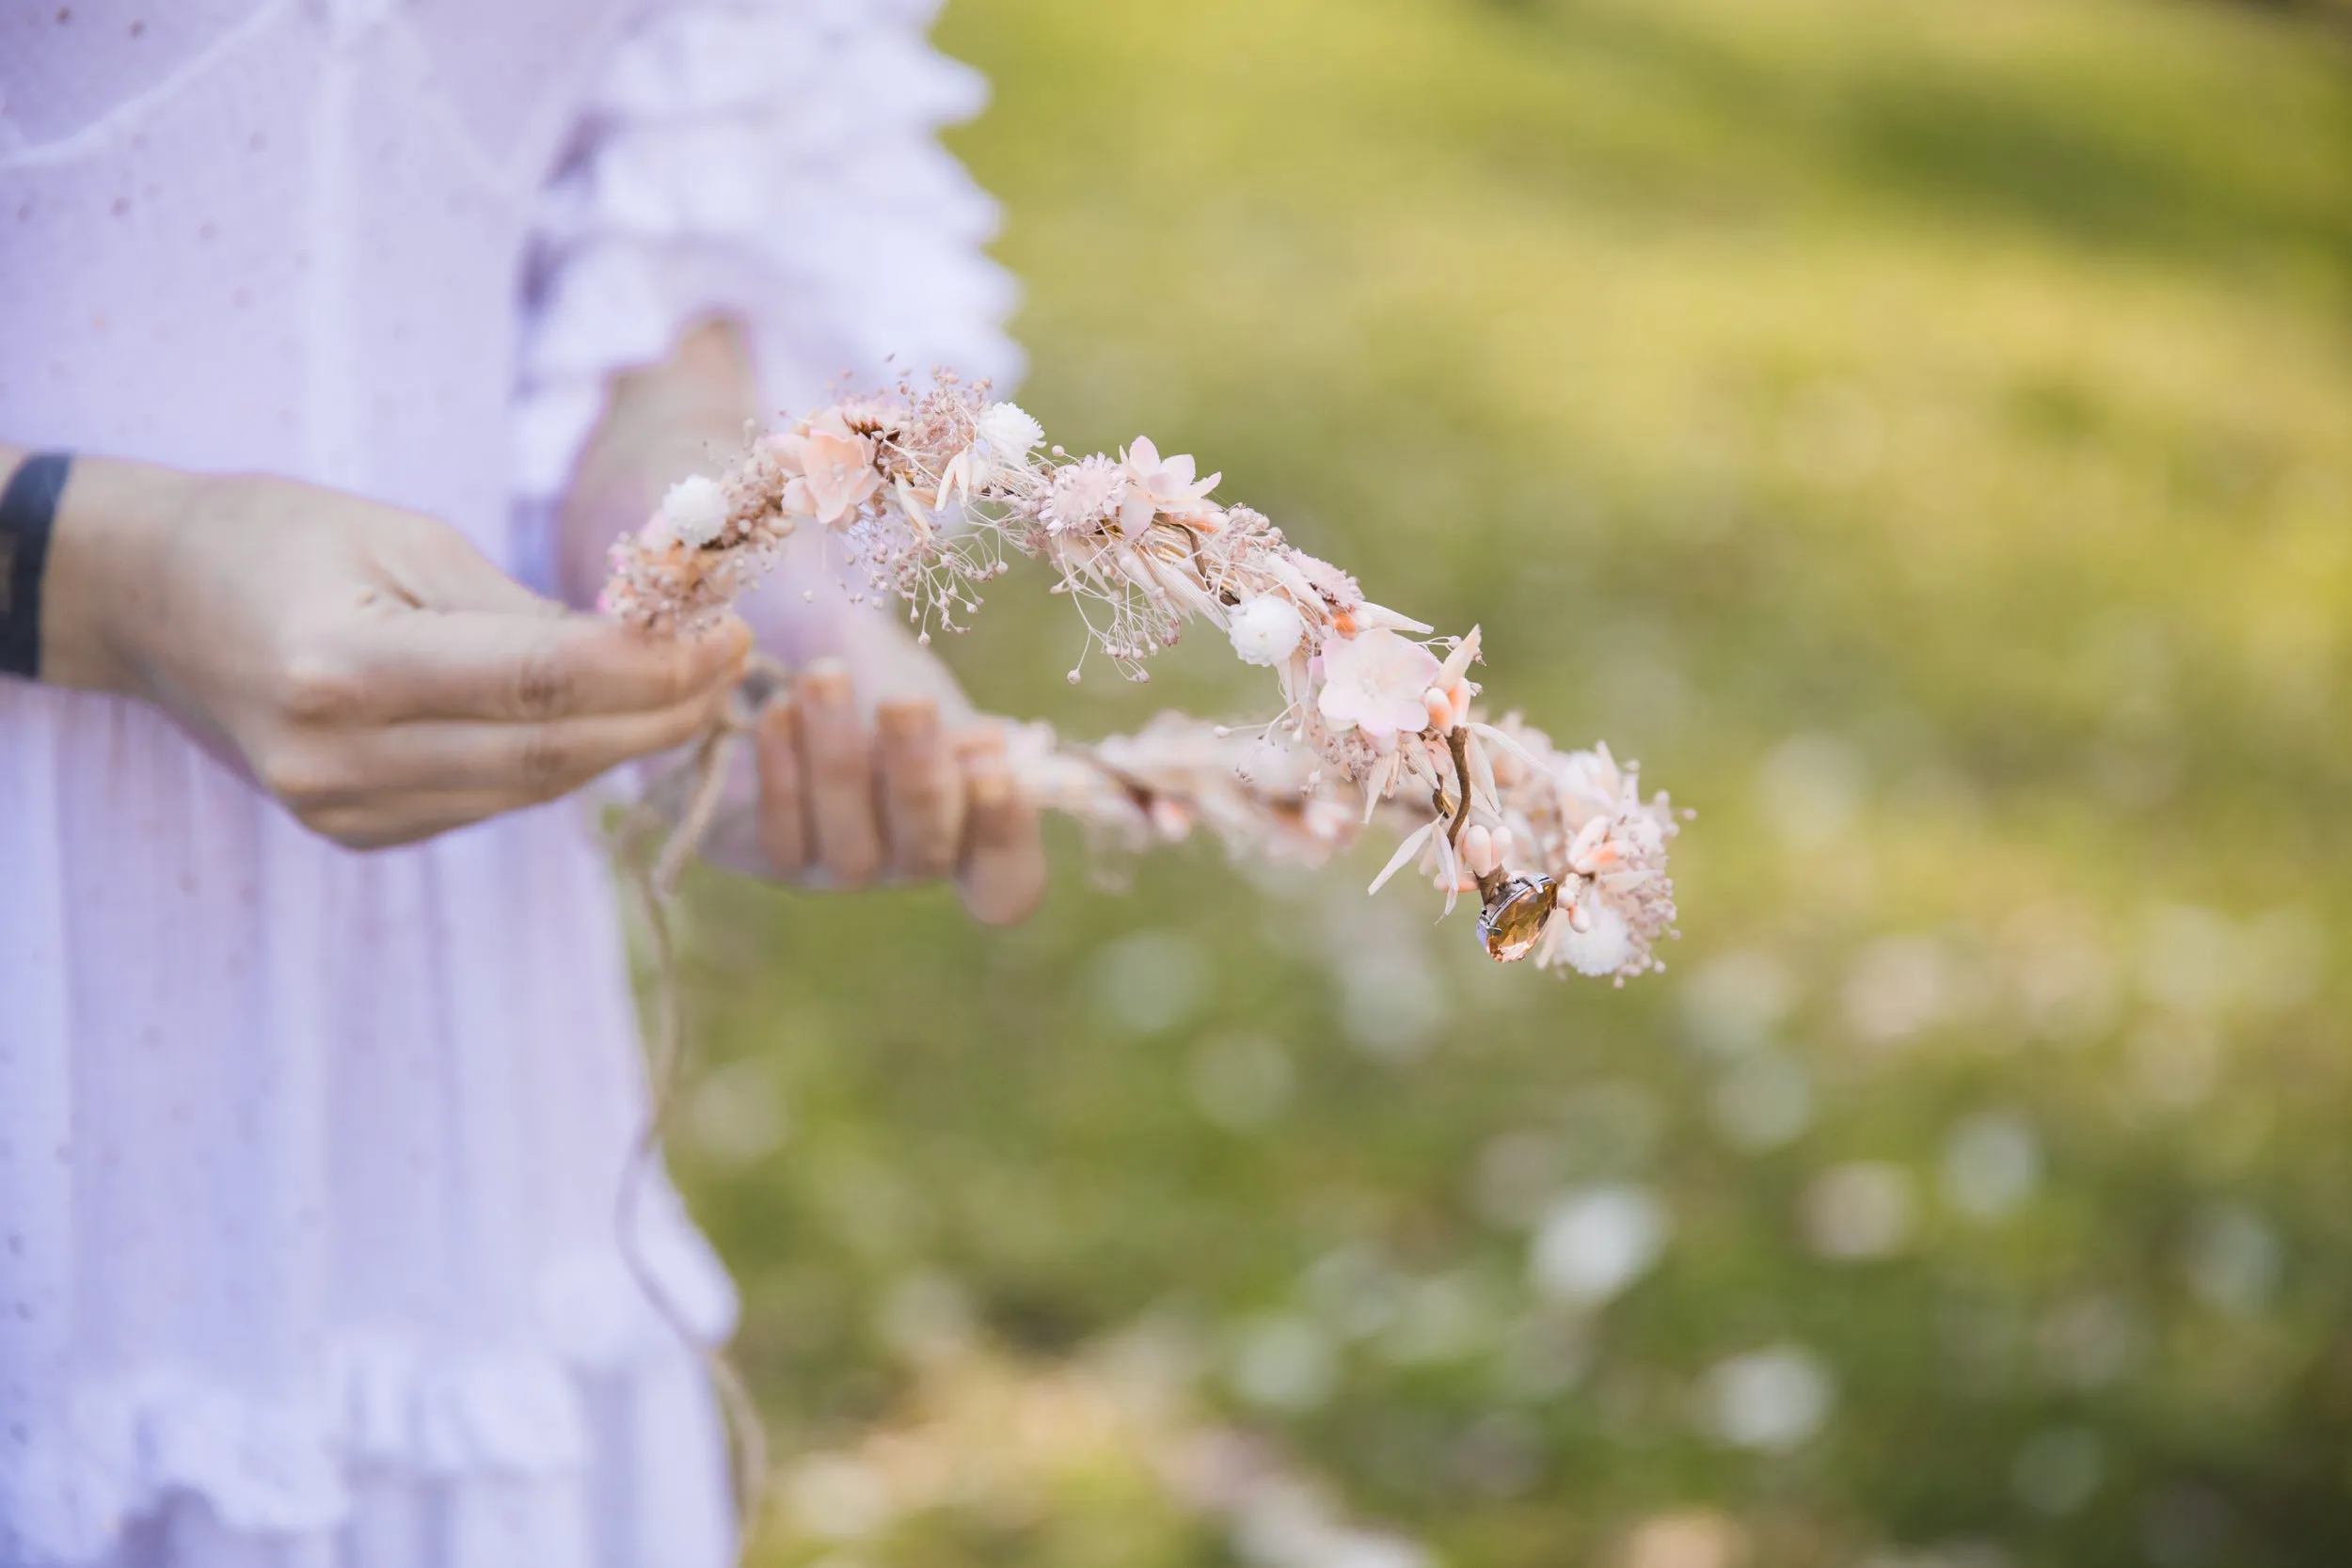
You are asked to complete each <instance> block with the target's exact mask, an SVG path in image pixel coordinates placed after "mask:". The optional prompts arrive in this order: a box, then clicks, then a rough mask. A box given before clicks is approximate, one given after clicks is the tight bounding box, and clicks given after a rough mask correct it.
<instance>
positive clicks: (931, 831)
mask: <svg viewBox="0 0 2352 1568" xmlns="http://www.w3.org/2000/svg"><path fill="white" fill-rule="evenodd" d="M874 729H875V734H876V741H877V744H876V751H877V752H878V753H879V754H880V758H881V762H882V823H883V830H884V836H885V837H886V838H887V839H888V841H889V844H890V860H891V868H892V869H893V870H895V871H896V872H898V875H900V876H902V877H926V878H928V877H945V876H946V875H947V873H948V872H950V871H952V870H954V869H955V865H956V851H957V849H958V848H960V847H961V845H962V842H963V779H962V775H961V771H960V770H959V768H957V765H956V759H955V758H954V757H953V756H951V755H950V754H949V753H948V751H947V743H946V737H945V736H943V735H942V734H941V733H940V724H939V707H938V705H937V704H935V703H933V702H932V701H931V700H930V698H928V697H918V698H913V699H905V700H900V701H896V702H886V703H883V704H882V705H881V706H880V707H879V708H877V709H876V710H875V713H874Z"/></svg>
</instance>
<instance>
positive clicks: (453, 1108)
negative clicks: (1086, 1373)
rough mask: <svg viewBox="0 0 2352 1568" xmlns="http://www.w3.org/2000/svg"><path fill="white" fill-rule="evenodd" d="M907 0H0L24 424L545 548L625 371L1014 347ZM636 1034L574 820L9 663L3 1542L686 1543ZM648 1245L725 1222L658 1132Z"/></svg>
mask: <svg viewBox="0 0 2352 1568" xmlns="http://www.w3.org/2000/svg"><path fill="white" fill-rule="evenodd" d="M931 10H932V6H931V5H930V4H928V3H922V0H871V3H866V4H852V3H841V0H746V3H743V4H739V5H725V4H692V3H680V4H671V5H648V4H612V3H603V4H597V3H585V0H571V3H566V0H72V3H71V4H66V3H64V0H0V439H7V440H8V441H11V442H13V443H15V444H18V445H21V446H28V447H34V448H40V447H59V448H64V449H68V450H72V451H86V452H94V453H104V454H109V455H118V456H127V457H136V458H141V459H145V460H148V461H152V462H158V463H165V464H170V465H175V466H178V467H186V468H191V469H197V470H204V471H230V470H253V471H263V472H272V473H279V474H286V475H291V476H294V477H297V478H301V479H306V480H310V481H312V482H315V483H325V484H330V485H335V486H339V487H341V488H343V489H347V490H351V491H355V492H358V493H359V494H363V495H366V496H369V497H372V498H374V499H380V500H384V501H387V502H391V503H394V504H398V505H403V506H406V507H410V508H413V509H415V510H418V511H421V512H424V513H428V514H431V515H435V516H437V517H440V518H443V519H445V520H447V521H449V522H450V523H452V524H453V525H454V526H456V527H458V528H459V529H461V530H462V531H465V532H466V533H467V534H468V535H469V537H470V538H471V539H472V540H473V541H474V543H475V544H477V545H478V546H481V547H482V548H483V549H485V551H486V552H488V553H489V554H490V555H491V556H492V557H493V558H494V559H497V560H500V561H501V562H504V563H506V564H507V565H508V566H509V567H510V569H512V570H514V571H515V572H516V574H517V575H518V576H521V577H523V578H525V579H526V580H530V581H533V582H534V583H536V584H540V585H544V583H545V581H546V580H547V578H546V573H547V567H546V562H547V561H548V558H549V548H548V540H547V530H548V518H549V516H550V515H551V514H552V508H553V503H554V500H555V498H556V497H557V496H558V495H559V494H560V492H561V490H562V486H563V483H564V479H565V476H566V474H567V473H568V471H569V469H570V467H571V465H572V462H573V460H574V457H575V455H576V453H577V451H579V448H580V443H581V442H582V440H583V439H584V438H585V436H586V435H587V433H588V432H589V430H590V429H591V427H592V426H593V424H594V421H595V420H596V414H597V411H598V407H599V404H600V400H601V397H602V394H603V388H604V385H605V382H606V379H607V378H608V377H609V376H610V375H611V374H612V372H615V371H618V370H621V369H624V368H627V367H628V366H630V365H634V364H639V363H643V362H646V361H649V360H652V359H654V358H656V357H658V356H660V355H662V354H663V353H664V352H666V350H667V349H668V347H669V346H670V344H671V343H672V342H673V341H675V336H676V334H677V332H678V331H679V329H680V328H681V327H682V326H683V325H685V324H686V323H688V322H689V321H691V320H692V319H694V318H695V317H697V316H699V315H701V314H704V313H707V312H710V311H714V310H724V311H731V312H733V313H735V314H737V315H739V317H740V318H741V319H742V320H743V322H744V323H745V325H746V326H747V328H748V338H749V341H750V342H751V344H752V347H753V350H754V356H755V363H756V365H757V367H758V370H759V373H760V377H761V383H762V389H763V393H764V394H765V396H766V397H767V398H768V399H769V400H770V402H771V405H772V406H776V407H789V406H798V405H803V404H806V403H807V402H809V401H810V400H811V399H813V398H814V397H815V396H816V395H817V394H818V392H819V391H820V389H821V388H823V387H824V386H825V385H826V384H827V383H829V382H830V381H832V380H833V379H834V377H836V376H838V375H840V374H841V373H842V372H845V371H846V372H857V373H860V374H864V375H867V376H878V375H880V374H882V371H883V364H882V361H883V359H884V357H885V356H892V355H895V356H897V357H896V362H897V363H898V364H899V365H928V364H932V363H940V364H952V365H955V366H957V367H958V368H960V369H961V370H964V371H966V372H971V373H990V374H995V375H997V376H1000V377H1002V376H1005V375H1008V374H1009V373H1010V372H1012V371H1013V370H1014V369H1015V368H1016V365H1017V356H1016V355H1015V353H1014V351H1013V350H1012V349H1011V347H1010V345H1009V343H1008V342H1007V341H1006V340H1005V339H1004V337H1003V335H1002V329H1001V324H1002V322H1003V320H1004V318H1005V316H1006V314H1007V313H1008V311H1009V308H1010V305H1011V299H1012V290H1011V285H1010V283H1009V279H1008V278H1007V277H1005V276H1004V275H1003V273H1002V272H1001V271H1000V270H998V269H997V268H996V267H995V266H994V265H993V263H991V262H989V261H987V260H985V258H984V257H983V256H982V255H981V251H980V246H981V245H982V244H983V243H984V242H985V241H986V239H987V238H988V237H989V235H990V234H991V233H992V232H993V224H994V221H995V218H994V209H993V206H992V204H991V203H990V202H989V201H988V199H987V198H985V197H984V196H983V195H982V194H981V193H979V192H978V191H977V189H975V188H974V187H973V185H972V184H971V182H969V180H968V179H967V178H966V177H965V175H964V174H963V172H962V170H961V168H960V167H959V166H957V165H956V164H955V163H954V162H953V161H952V160H951V159H949V158H948V157H947V156H946V153H945V152H944V151H942V150H940V149H939V147H938V146H937V144H936V141H935V139H934V136H935V132H936V130H937V128H938V127H939V126H940V125H941V124H943V123H946V122H948V121H951V120H953V119H960V118H962V117H964V116H967V115H969V114H970V113H972V112H974V111H975V110H976V109H977V106H978V103H979V102H980V98H981V89H980V85H979V83H978V82H977V79H976V78H975V77H974V76H973V75H972V74H971V73H970V72H969V71H965V70H964V69H963V68H961V67H959V66H956V65H954V64H952V63H950V62H948V61H946V60H944V59H942V58H940V57H939V56H938V55H935V54H934V53H932V52H931V50H930V47H929V45H928V43H927V42H926V41H925V31H926V29H927V26H928V24H929V22H930V12H931ZM644 1106H645V1088H644V1069H643V1066H642V1062H641V1058H640V1053H639V1047H638V1040H637V1035H636V1026H635V1022H634V1017H633V1013H632V1010H631V1002H630V993H629V988H628V972H627V965H626V960H625V955H624V951H623V946H622V939H621V929H620V925H619V921H618V917H617V913H616V911H615V909H614V904H613V899H612V886H611V880H610V878H609V874H608V870H607V866H606V863H605V861H604V858H603V854H602V851H601V849H600V848H599V847H598V845H597V843H596V839H595V836H594V833H593V824H592V822H591V820H590V818H589V816H588V815H587V814H586V813H585V812H584V810H583V809H582V808H581V807H580V805H578V804H577V803H566V802H559V803H557V804H555V805H552V806H549V807H546V808H543V809H540V810H537V811H533V812H528V813H522V814H518V815H516V816H510V817H505V818H501V819H499V820H496V821H493V822H489V823H485V824H483V825H481V826H478V827H476V828H472V829H469V830H467V831H464V832H456V833H451V834H448V835H445V836H443V837H441V838H439V839H437V840H435V841H433V842H431V843H428V844H425V845H421V846H418V847H410V848H405V849H396V850H388V851H381V852H377V853H373V854H366V855H361V854H354V853H350V852H347V851H344V850H342V849H340V848H338V847H334V846H332V845H330V844H328V843H326V841H324V840H321V839H318V838H315V837H313V836H311V835H310V834H309V833H308V832H305V831H304V830H303V829H302V828H300V827H299V826H298V825H297V824H295V823H294V821H293V820H292V819H291V818H289V817H288V816H286V815H285V814H284V813H283V812H282V811H280V810H279V809H278V807H277V806H276V805H275V804H274V803H272V802H271V801H269V800H267V799H265V798H264V797H262V795H260V794H258V793H257V792H255V791H254V790H253V789H252V788H251V787H250V786H248V785H247V784H245V783H243V782H241V781H239V780H238V779H236V778H235V777H233V776H231V775H230V773H229V772H228V771H226V770H224V769H223V768H220V767H219V766H217V765H216V764H215V763H214V762H213V761H212V760H211V759H209V758H208V757H207V756H205V755H204V754H203V753H202V752H199V750H198V749H197V748H196V747H195V746H194V745H193V744H192V743H190V742H189V741H188V740H187V739H186V738H185V737H184V736H182V734H181V733H180V732H179V731H178V730H176V729H175V728H174V727H172V725H171V724H170V723H169V722H168V721H166V720H165V719H163V718H162V717H161V716H160V715H159V714H157V713H156V712H154V711H152V710H151V709H148V708H146V707H144V706H142V705H137V704H134V703H129V702H123V701H118V700H115V699H111V698H105V697H97V696H91V695H87V694H81V693H69V692H63V691H58V690H55V689H49V688H44V687H40V686H35V685H31V684H28V683H24V682H21V681H15V680H8V679H0V1565H6V1568H19V1565H23V1568H84V1565H102V1564H103V1565H108V1568H134V1565H136V1568H150V1565H170V1568H182V1565H186V1568H248V1565H252V1568H261V1565H271V1568H277V1565H285V1568H294V1565H304V1568H309V1565H334V1568H427V1565H430V1568H656V1565H659V1568H705V1565H711V1564H718V1563H723V1562H725V1561H728V1560H730V1558H731V1554H732V1550H733V1543H732V1540H731V1538H730V1536H731V1524H730V1519H731V1503H730V1500H729V1497H728V1496H727V1482H726V1477H725V1459H724V1443H723V1433H722V1432H721V1430H720V1424H719V1421H718V1418H717V1415H716V1411H715V1406H714V1402H713V1401H712V1399H711V1396H710V1392H709V1389H708V1387H707V1384H706V1382H705V1379H704V1377H703V1374H702V1370H701V1368H700V1366H699V1363H698V1361H697V1360H696V1358H695V1356H694V1355H693V1354H692V1353H691V1351H690V1350H689V1349H688V1348H687V1347H686V1346H685V1345H683V1344H682V1343H681V1342H680V1341H679V1340H678V1338H676V1336H675V1334H674V1333H673V1332H672V1331H671V1329H670V1328H669V1327H668V1325H667V1324H666V1323H664V1322H663V1321H662V1320H661V1319H660V1316H659V1315H658V1314H657V1313H656V1312H655V1311H654V1310H653V1309H652V1307H650V1305H649V1304H648V1303H647V1302H646V1301H645V1300H644V1297H643V1295H642V1293H641V1292H640V1291H639V1290H638V1288H637V1286H636V1284H635V1282H634V1281H633V1280H632V1279H631V1278H630V1276H629V1275H628V1271H627V1269H626V1268H625V1267H624V1265H623V1262H622V1259H621V1256H620V1252H619V1248H618V1245H617V1243H616V1240H615V1235H614V1219H613V1214H614V1201H615V1197H616V1196H617V1193H618V1190H619V1185H620V1181H621V1177H622V1171H623V1168H624V1165H625V1163H626V1160H627V1158H628V1148H629V1146H630V1144H631V1141H632V1139H633V1138H634V1136H635V1134H636V1132H637V1130H638V1128H639V1126H640V1124H641V1122H642V1119H643V1117H644ZM640 1225H641V1235H642V1250H643V1251H644V1254H645V1255H646V1256H647V1257H648V1258H649V1259H651V1261H652V1265H653V1268H654V1270H655V1272H656V1273H657V1274H658V1275H659V1276H660V1281H661V1284H662V1288H663V1289H664V1291H666V1293H667V1294H668V1295H669V1296H670V1297H671V1298H672V1299H673V1300H675V1301H676V1302H678V1303H680V1304H681V1305H682V1307H684V1309H685V1311H686V1313H687V1315H688V1316H689V1317H690V1318H691V1319H692V1320H693V1323H694V1326H695V1328H696V1329H697V1331H698V1332H700V1333H703V1334H706V1335H709V1336H714V1337H715V1336H721V1335H723V1334H724V1332H725V1331H726V1329H727V1326H728V1324H729V1322H730V1320H731V1316H732V1313H733V1310H734V1304H733V1297H732V1293H731V1291H730V1289H729V1286H728V1284H727V1281H726V1278H725V1275H724V1274H723V1270H722V1269H721V1268H720V1266H719V1264H718V1262H717V1260H716V1259H714V1258H713V1257H712V1256H711V1254H710V1252H709V1249H708V1248H707V1245H706V1244H705V1243H704V1242H703V1241H702V1239H701V1238H700V1236H699V1235H698V1234H697V1233H696V1232H695V1231H694V1229H693V1228H692V1226H691V1223H690V1221H689V1220H688V1218H687V1217H686V1215H685V1214H684V1212H683V1211H682V1209H681V1208H680V1206H679V1204H678V1202H677V1200H676V1198H675V1194H674V1193H673V1192H672V1190H671V1189H670V1188H669V1187H668V1186H667V1184H666V1183H664V1182H656V1183H651V1184H649V1191H648V1192H647V1193H646V1195H645V1197H644V1202H643V1203H642V1204H641V1206H640Z"/></svg>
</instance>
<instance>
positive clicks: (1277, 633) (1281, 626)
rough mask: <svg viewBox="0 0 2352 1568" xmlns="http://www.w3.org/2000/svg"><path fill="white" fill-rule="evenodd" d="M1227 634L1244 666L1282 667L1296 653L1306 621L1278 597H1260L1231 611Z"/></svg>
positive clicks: (1283, 599)
mask: <svg viewBox="0 0 2352 1568" xmlns="http://www.w3.org/2000/svg"><path fill="white" fill-rule="evenodd" d="M1226 630H1227V633H1228V635H1230V636H1231V637H1232V640H1233V652H1234V653H1235V654H1236V655H1238V656H1239V657H1240V658H1241V661H1242V662H1243V663H1244V664H1279V663H1281V662H1282V661H1283V660H1284V659H1286V658H1288V657H1291V655H1292V654H1293V653H1295V652H1296V651H1297V648H1298V644H1299V641H1300V640H1301V639H1302V638H1304V637H1305V636H1306V635H1307V621H1306V618H1305V617H1304V616H1302V615H1300V614H1299V613H1298V607H1297V606H1296V605H1295V604H1293V603H1291V602H1290V600H1288V599H1286V598H1284V597H1282V596H1281V595H1280V594H1259V595H1258V596H1257V597H1256V598H1254V599H1244V600H1243V601H1242V602H1241V603H1239V604H1237V605H1235V606H1234V607H1233V608H1232V612H1231V613H1230V614H1229V615H1228V616H1227V617H1226Z"/></svg>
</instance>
